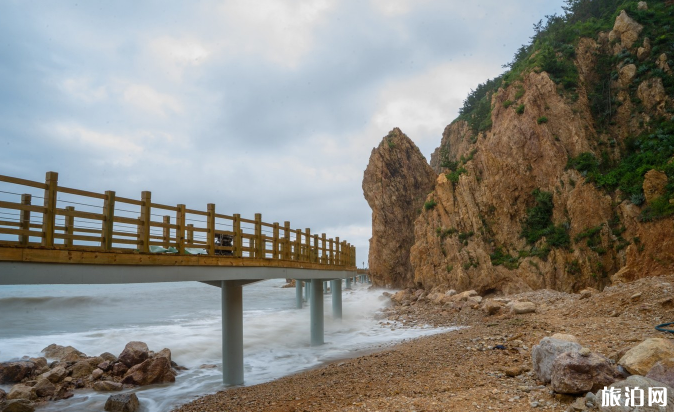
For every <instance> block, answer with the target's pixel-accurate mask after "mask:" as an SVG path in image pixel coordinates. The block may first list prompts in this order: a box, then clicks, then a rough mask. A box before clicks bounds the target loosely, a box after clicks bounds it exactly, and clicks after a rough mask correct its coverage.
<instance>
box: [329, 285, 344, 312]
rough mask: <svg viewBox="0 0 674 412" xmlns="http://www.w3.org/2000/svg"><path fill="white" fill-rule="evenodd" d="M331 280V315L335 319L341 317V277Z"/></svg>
mask: <svg viewBox="0 0 674 412" xmlns="http://www.w3.org/2000/svg"><path fill="white" fill-rule="evenodd" d="M331 282H332V285H331V286H332V317H333V318H335V319H341V318H342V279H337V280H333V281H331Z"/></svg>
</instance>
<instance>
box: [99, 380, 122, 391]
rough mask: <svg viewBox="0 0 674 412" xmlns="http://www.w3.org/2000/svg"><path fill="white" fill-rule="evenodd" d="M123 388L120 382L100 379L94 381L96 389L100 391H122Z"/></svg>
mask: <svg viewBox="0 0 674 412" xmlns="http://www.w3.org/2000/svg"><path fill="white" fill-rule="evenodd" d="M122 388H123V386H122V384H121V383H119V382H113V381H98V382H96V383H94V390H95V391H99V392H112V391H121V390H122Z"/></svg>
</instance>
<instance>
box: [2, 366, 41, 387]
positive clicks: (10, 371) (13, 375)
mask: <svg viewBox="0 0 674 412" xmlns="http://www.w3.org/2000/svg"><path fill="white" fill-rule="evenodd" d="M34 370H35V363H33V362H30V361H19V362H4V363H0V383H16V382H21V381H22V380H23V379H24V378H25V377H27V376H30V375H31V374H32V373H33V371H34Z"/></svg>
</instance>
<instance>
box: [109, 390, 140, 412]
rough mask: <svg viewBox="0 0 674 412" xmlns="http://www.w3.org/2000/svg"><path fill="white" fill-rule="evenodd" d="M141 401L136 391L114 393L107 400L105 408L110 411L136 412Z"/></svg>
mask: <svg viewBox="0 0 674 412" xmlns="http://www.w3.org/2000/svg"><path fill="white" fill-rule="evenodd" d="M138 408H140V402H138V397H137V396H136V394H135V393H120V394H119V395H112V396H110V397H109V398H108V400H107V401H105V410H106V411H109V412H136V411H137V410H138Z"/></svg>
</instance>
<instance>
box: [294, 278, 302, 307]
mask: <svg viewBox="0 0 674 412" xmlns="http://www.w3.org/2000/svg"><path fill="white" fill-rule="evenodd" d="M295 301H296V303H297V309H302V281H301V280H299V279H295Z"/></svg>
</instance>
